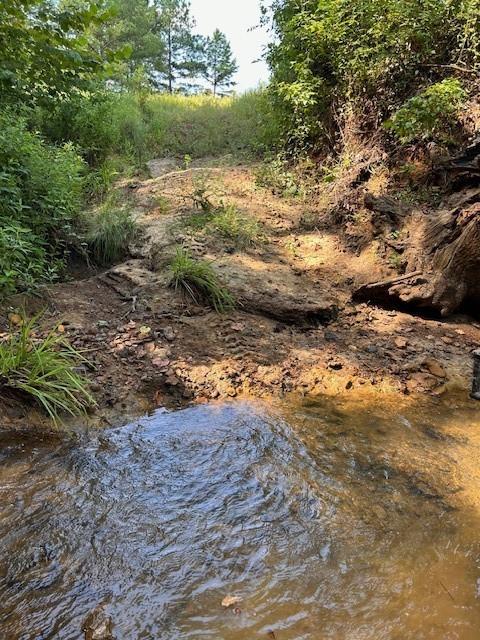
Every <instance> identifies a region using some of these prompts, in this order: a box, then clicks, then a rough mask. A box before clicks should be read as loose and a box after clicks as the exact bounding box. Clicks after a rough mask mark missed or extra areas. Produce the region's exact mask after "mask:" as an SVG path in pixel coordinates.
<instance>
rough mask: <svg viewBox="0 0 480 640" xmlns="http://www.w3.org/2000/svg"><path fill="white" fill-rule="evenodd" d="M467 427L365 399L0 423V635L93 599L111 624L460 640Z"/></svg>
mask: <svg viewBox="0 0 480 640" xmlns="http://www.w3.org/2000/svg"><path fill="white" fill-rule="evenodd" d="M479 433H480V408H479V405H478V404H477V405H475V404H473V403H472V404H471V405H469V404H462V405H458V404H457V403H456V402H455V400H450V401H448V402H446V401H429V402H428V403H423V404H420V405H409V406H405V407H402V406H401V405H398V403H388V401H387V400H384V401H381V402H380V401H379V399H378V398H377V400H376V402H375V403H371V402H365V401H358V402H357V403H356V402H349V403H348V404H344V403H341V402H339V401H337V402H332V401H315V402H313V401H312V402H302V403H292V402H290V403H289V404H288V405H285V404H278V405H275V406H271V405H264V404H259V403H253V402H252V403H250V402H241V403H234V404H230V405H213V406H203V407H198V408H192V409H187V410H184V411H180V412H178V413H166V412H158V413H156V414H155V415H153V416H150V417H146V418H144V419H141V420H139V421H137V422H135V423H133V424H131V425H129V426H127V427H122V428H118V429H110V430H107V431H102V432H97V433H90V434H85V433H83V434H77V435H76V436H75V437H69V438H65V439H63V441H62V442H60V443H59V442H57V443H56V444H52V443H41V442H36V443H32V444H30V445H27V444H25V443H23V444H22V443H21V442H18V441H17V442H15V441H12V440H11V439H8V438H6V437H4V438H3V440H2V443H1V444H2V448H1V458H0V637H1V638H2V639H4V638H5V639H8V640H15V639H22V640H27V639H29V640H30V639H32V640H33V639H36V640H40V639H43V640H46V639H47V638H48V639H50V638H52V639H53V638H54V639H60V640H65V639H69V640H78V639H79V638H82V637H83V634H82V631H81V629H82V623H83V621H84V619H85V617H86V616H87V614H89V612H91V611H92V610H93V609H95V607H97V606H98V605H100V604H102V605H103V606H104V609H105V611H106V612H107V614H108V615H109V616H111V618H112V620H113V623H114V634H115V637H116V638H117V640H136V639H161V640H174V639H175V640H176V639H187V638H188V639H195V640H197V639H209V640H210V639H211V640H214V639H215V640H218V639H225V640H255V639H256V638H263V639H267V638H277V639H279V640H301V639H305V640H306V639H315V640H317V639H318V640H326V639H332V640H333V639H334V640H363V639H365V640H381V639H389V640H390V639H392V640H393V639H398V640H409V639H412V640H413V639H415V640H422V639H424V638H425V639H427V638H428V639H432V640H433V639H435V640H445V639H448V640H450V639H452V640H453V639H457V638H458V639H461V640H470V639H471V640H473V639H477V640H478V638H479V637H480V501H479V500H478V493H477V490H478V488H479V487H480V479H479V472H480V456H479V453H480V439H479V437H478V434H479ZM228 595H231V596H238V597H239V598H241V602H239V603H238V604H236V605H234V606H232V607H230V608H224V607H222V604H221V603H222V600H223V598H224V597H225V596H228Z"/></svg>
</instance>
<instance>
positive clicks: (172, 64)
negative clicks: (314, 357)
mask: <svg viewBox="0 0 480 640" xmlns="http://www.w3.org/2000/svg"><path fill="white" fill-rule="evenodd" d="M156 4H157V11H158V24H159V30H160V37H161V39H162V42H163V45H164V47H165V58H164V62H163V66H162V67H161V68H159V74H158V75H159V77H160V83H159V86H160V87H163V88H164V89H167V90H168V91H169V93H173V92H174V91H178V90H185V89H187V90H188V89H190V88H191V81H192V79H193V78H195V76H196V75H198V73H199V71H200V70H201V68H202V64H201V57H202V53H203V50H202V44H203V38H202V37H201V36H196V35H193V33H192V30H193V27H194V26H195V21H194V19H193V18H192V16H191V14H190V2H189V1H188V0H157V3H156Z"/></svg>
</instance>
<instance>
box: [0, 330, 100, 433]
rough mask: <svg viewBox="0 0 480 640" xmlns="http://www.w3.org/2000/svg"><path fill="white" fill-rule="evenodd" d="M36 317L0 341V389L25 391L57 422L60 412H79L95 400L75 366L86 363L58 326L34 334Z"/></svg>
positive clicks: (73, 413) (24, 392)
mask: <svg viewBox="0 0 480 640" xmlns="http://www.w3.org/2000/svg"><path fill="white" fill-rule="evenodd" d="M36 320H37V319H36V318H33V319H32V320H30V321H28V322H27V321H25V320H24V321H23V322H22V323H21V325H20V327H19V329H18V330H17V331H16V332H14V333H12V334H11V335H10V336H9V338H8V339H7V340H6V341H5V342H3V343H0V388H3V389H4V390H10V391H14V392H17V393H21V394H26V395H27V396H29V397H30V398H32V399H33V400H34V401H35V402H36V403H37V404H38V405H40V406H41V407H42V408H43V409H44V410H45V411H46V412H47V413H48V415H49V416H50V417H51V418H52V420H54V421H55V422H58V420H59V415H60V413H67V414H70V415H79V414H81V413H83V412H84V411H85V409H86V408H87V407H88V406H91V405H93V404H94V400H93V398H92V396H91V395H90V392H89V391H88V383H87V380H86V379H85V378H83V377H82V376H81V375H80V374H79V373H77V371H76V368H77V367H78V366H79V365H80V364H81V363H82V362H85V360H84V358H83V357H82V355H81V354H80V353H79V352H78V351H76V350H75V349H74V348H73V347H72V346H71V345H70V344H69V343H68V342H67V341H66V340H65V339H64V338H63V336H62V335H61V334H59V333H58V332H57V331H56V330H55V329H53V330H52V331H50V333H49V334H48V335H47V336H46V337H45V338H43V339H38V338H36V337H35V332H34V327H35V324H36Z"/></svg>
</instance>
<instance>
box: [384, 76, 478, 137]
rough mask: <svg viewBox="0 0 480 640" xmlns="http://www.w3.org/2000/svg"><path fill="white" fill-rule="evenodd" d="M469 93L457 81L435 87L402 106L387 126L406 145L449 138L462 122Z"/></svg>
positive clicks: (447, 81)
mask: <svg viewBox="0 0 480 640" xmlns="http://www.w3.org/2000/svg"><path fill="white" fill-rule="evenodd" d="M465 97H466V92H465V90H464V89H463V87H462V85H461V83H460V82H459V81H458V80H457V79H455V78H448V79H446V80H443V81H442V82H437V83H436V84H433V85H431V86H430V87H428V89H426V90H425V91H423V92H422V93H420V94H419V95H417V96H414V97H413V98H410V100H407V102H406V103H405V104H404V105H403V107H401V108H400V109H399V110H398V111H397V112H396V113H395V114H394V116H393V117H392V118H391V119H390V120H388V121H387V122H386V123H385V127H386V128H388V129H391V130H392V131H393V133H394V134H395V135H396V137H397V138H398V139H399V140H400V141H401V142H403V143H406V142H411V141H412V140H414V139H419V138H421V139H431V138H437V139H440V140H442V139H446V138H447V137H448V134H449V133H451V131H452V130H453V127H454V125H455V123H456V122H457V121H458V112H459V109H460V107H461V105H462V102H463V101H464V100H465Z"/></svg>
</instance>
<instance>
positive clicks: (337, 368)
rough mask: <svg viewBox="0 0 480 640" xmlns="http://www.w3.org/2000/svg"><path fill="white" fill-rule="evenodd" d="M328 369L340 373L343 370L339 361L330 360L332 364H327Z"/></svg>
mask: <svg viewBox="0 0 480 640" xmlns="http://www.w3.org/2000/svg"><path fill="white" fill-rule="evenodd" d="M328 368H329V369H332V370H333V371H340V370H341V369H343V364H342V363H341V362H340V361H339V360H332V362H329V363H328Z"/></svg>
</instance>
